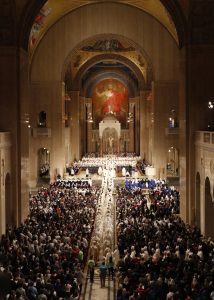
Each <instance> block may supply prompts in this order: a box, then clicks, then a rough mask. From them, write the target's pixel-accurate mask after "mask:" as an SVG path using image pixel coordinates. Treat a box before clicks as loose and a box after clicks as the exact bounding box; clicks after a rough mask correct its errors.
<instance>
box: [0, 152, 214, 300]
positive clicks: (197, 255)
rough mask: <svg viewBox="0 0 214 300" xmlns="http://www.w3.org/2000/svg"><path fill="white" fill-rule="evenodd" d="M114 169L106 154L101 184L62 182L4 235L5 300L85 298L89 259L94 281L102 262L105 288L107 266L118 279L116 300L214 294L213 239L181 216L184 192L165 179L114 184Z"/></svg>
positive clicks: (35, 199)
mask: <svg viewBox="0 0 214 300" xmlns="http://www.w3.org/2000/svg"><path fill="white" fill-rule="evenodd" d="M88 159H89V158H87V161H88ZM92 159H93V160H94V159H97V158H92ZM117 160H118V158H117ZM103 161H104V160H103ZM103 161H101V162H103ZM131 161H133V158H132V157H130V158H129V159H128V164H130V162H131ZM121 162H123V159H121ZM119 163H120V161H119ZM103 166H104V163H103ZM115 166H117V163H116V161H114V160H112V161H111V160H110V159H109V158H107V159H105V166H104V167H103V168H102V174H100V176H101V175H102V183H101V186H99V187H98V186H95V185H92V182H90V183H89V181H88V180H89V179H72V180H65V179H63V180H62V179H58V180H57V181H56V182H54V183H52V184H50V186H49V187H43V188H42V189H40V190H39V191H38V193H37V194H35V195H30V200H29V201H30V214H29V216H28V218H27V219H26V220H25V222H24V223H23V224H21V226H20V227H18V228H16V227H14V228H12V227H8V228H7V231H6V233H5V235H3V236H2V237H1V241H0V276H3V278H4V282H6V283H7V284H4V288H0V290H1V295H0V296H3V299H10V300H12V299H18V300H25V299H26V300H28V299H29V300H34V299H40V300H49V299H50V300H55V299H61V300H62V299H63V300H64V299H65V300H74V299H79V297H80V295H81V292H82V284H83V277H84V276H83V272H84V268H85V266H88V267H89V266H90V264H91V262H92V265H93V267H92V268H91V269H90V268H89V273H90V282H91V284H93V277H94V267H95V266H97V265H98V266H99V264H100V266H99V270H100V274H101V275H102V272H103V270H104V273H105V274H104V276H101V275H100V279H101V287H102V288H105V277H106V275H107V271H108V274H109V276H111V278H112V279H113V277H114V278H115V277H116V279H117V296H116V298H117V300H165V299H166V300H206V299H214V280H213V279H214V243H213V241H212V240H211V239H205V238H204V237H203V236H202V235H201V234H200V230H199V229H198V228H197V227H195V226H190V225H188V224H185V223H184V222H183V221H182V220H181V218H180V217H179V215H178V214H179V208H180V196H179V192H178V191H177V190H176V188H175V187H173V186H168V185H167V182H166V181H165V180H161V179H159V180H158V179H148V178H141V179H136V178H135V179H131V178H124V181H123V182H124V184H123V185H117V186H115V182H114V177H115V172H112V171H115ZM115 198H116V202H115ZM115 206H116V228H115V229H116V237H115V229H114V227H115V226H114V222H115V220H114V216H115V213H114V207H115ZM89 256H90V259H89V261H88V257H89ZM0 287H1V286H0Z"/></svg>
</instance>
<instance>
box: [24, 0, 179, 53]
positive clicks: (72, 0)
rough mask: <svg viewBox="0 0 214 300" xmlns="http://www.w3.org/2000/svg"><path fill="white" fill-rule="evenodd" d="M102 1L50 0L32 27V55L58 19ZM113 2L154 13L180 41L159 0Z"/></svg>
mask: <svg viewBox="0 0 214 300" xmlns="http://www.w3.org/2000/svg"><path fill="white" fill-rule="evenodd" d="M100 2H101V1H100V0H60V1H59V0H48V1H47V2H46V4H45V5H44V6H43V7H42V9H41V10H40V12H39V14H38V15H37V16H36V18H35V21H34V23H33V26H32V29H31V33H30V38H29V50H30V53H31V55H33V52H34V50H35V49H36V46H37V45H38V44H39V42H40V40H41V38H42V37H43V35H44V34H45V32H46V31H47V30H48V29H49V28H50V27H51V26H52V25H53V24H54V23H55V22H56V21H57V20H58V19H60V18H61V17H63V16H64V15H66V14H67V13H69V12H71V11H72V10H74V9H76V8H79V7H81V6H84V5H88V4H93V3H100ZM103 2H104V1H103ZM112 2H115V3H122V4H127V5H131V6H134V7H137V8H139V9H142V10H143V11H145V12H146V13H148V14H150V15H152V16H153V17H154V18H156V19H157V20H158V21H159V22H161V23H162V24H163V25H164V26H165V27H166V28H167V30H168V31H169V32H170V34H171V35H172V36H173V38H174V39H175V40H176V42H177V43H178V36H177V32H176V28H175V25H174V23H173V21H172V19H171V16H170V15H169V13H168V12H167V10H166V9H165V7H164V6H163V5H162V3H161V2H160V1H159V0H115V1H112Z"/></svg>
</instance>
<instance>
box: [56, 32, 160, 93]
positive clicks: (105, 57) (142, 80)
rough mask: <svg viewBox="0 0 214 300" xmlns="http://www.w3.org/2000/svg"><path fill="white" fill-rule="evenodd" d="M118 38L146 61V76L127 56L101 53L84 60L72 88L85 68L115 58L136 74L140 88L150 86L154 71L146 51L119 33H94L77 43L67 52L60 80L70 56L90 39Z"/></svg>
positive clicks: (78, 81) (78, 84) (75, 53)
mask: <svg viewBox="0 0 214 300" xmlns="http://www.w3.org/2000/svg"><path fill="white" fill-rule="evenodd" d="M104 38H105V39H106V38H108V39H119V40H120V41H121V42H122V43H123V42H125V43H127V42H128V43H129V44H130V45H131V46H132V47H133V48H135V49H136V52H138V53H139V55H141V56H142V57H143V59H144V60H145V62H146V78H145V76H144V75H143V74H142V71H141V70H140V68H139V66H137V64H135V63H134V62H132V61H131V60H130V59H128V58H127V57H125V56H123V55H122V54H120V53H103V54H100V53H99V54H98V55H95V56H94V57H92V58H91V59H89V60H88V61H86V62H85V63H84V64H83V65H82V66H81V67H80V69H79V70H78V73H77V75H76V77H75V80H74V84H73V85H74V90H75V89H76V88H77V87H78V86H80V79H81V76H82V74H84V72H85V71H86V70H88V69H89V68H90V67H92V66H93V65H94V64H95V63H98V62H101V61H104V60H115V61H119V62H121V63H123V64H124V65H126V66H127V67H129V68H130V69H131V70H132V71H133V72H134V73H135V75H136V77H137V78H138V80H139V83H140V85H141V86H140V88H142V87H143V86H145V85H148V86H150V85H151V81H152V80H154V72H153V65H152V60H151V58H150V57H149V55H148V54H147V53H146V51H145V50H144V49H143V48H142V47H140V46H139V45H137V44H136V43H135V42H134V41H132V40H130V39H128V38H126V37H124V36H121V35H119V34H99V35H95V36H93V37H90V38H88V39H86V40H84V41H82V42H81V43H79V44H78V45H77V46H76V47H75V48H74V49H72V50H71V51H70V53H69V54H68V56H67V57H66V59H65V61H64V64H63V67H62V81H63V80H64V76H65V72H66V70H67V66H68V65H69V63H70V61H71V60H72V57H74V56H75V55H77V53H78V50H79V49H81V48H82V47H83V46H85V45H87V44H88V43H89V42H91V41H94V42H95V41H97V40H99V39H104Z"/></svg>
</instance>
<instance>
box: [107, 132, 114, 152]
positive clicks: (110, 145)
mask: <svg viewBox="0 0 214 300" xmlns="http://www.w3.org/2000/svg"><path fill="white" fill-rule="evenodd" d="M108 141H109V149H110V151H111V152H112V151H113V141H114V138H113V137H112V136H111V135H110V137H109V138H108Z"/></svg>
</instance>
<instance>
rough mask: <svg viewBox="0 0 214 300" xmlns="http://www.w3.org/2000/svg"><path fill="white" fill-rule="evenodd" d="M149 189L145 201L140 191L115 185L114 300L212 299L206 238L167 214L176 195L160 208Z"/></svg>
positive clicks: (213, 254) (212, 258) (212, 252)
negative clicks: (116, 257) (116, 255)
mask: <svg viewBox="0 0 214 300" xmlns="http://www.w3.org/2000/svg"><path fill="white" fill-rule="evenodd" d="M155 193H156V191H154V190H153V191H151V194H150V197H149V198H150V200H151V202H152V205H151V203H150V201H148V200H149V199H148V196H147V195H144V196H143V195H142V194H141V192H140V189H136V190H132V189H131V190H128V189H125V188H118V199H117V232H118V248H119V251H120V257H121V259H120V263H119V266H118V268H119V275H118V285H119V288H118V291H117V300H143V299H146V300H162V299H163V300H165V299H167V300H169V299H173V300H176V299H177V300H178V299H180V300H191V299H192V300H193V299H197V300H199V299H200V300H205V299H214V244H213V242H212V240H211V239H205V238H203V237H202V236H201V234H200V231H199V229H198V228H196V227H194V226H190V225H186V224H185V223H184V222H183V221H182V220H181V218H180V217H179V216H177V215H176V214H173V211H175V212H176V210H177V208H175V206H178V205H179V203H178V201H179V198H177V200H176V201H174V200H173V199H172V198H171V199H170V198H169V199H168V198H167V199H166V197H165V198H164V197H162V198H161V201H162V205H161V206H160V205H159V201H157V198H159V196H160V195H158V196H157V195H155ZM161 193H162V192H161ZM158 194H159V193H158ZM175 196H176V195H175ZM173 197H174V196H173ZM154 198H156V200H155V201H154ZM175 198H176V197H175ZM169 203H170V205H169ZM148 204H149V205H148Z"/></svg>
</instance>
